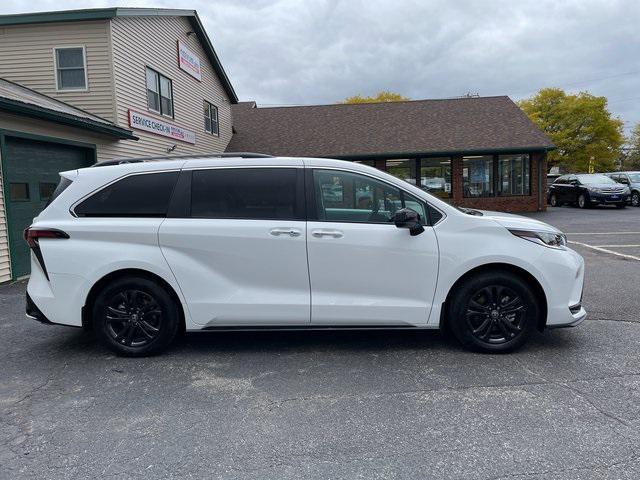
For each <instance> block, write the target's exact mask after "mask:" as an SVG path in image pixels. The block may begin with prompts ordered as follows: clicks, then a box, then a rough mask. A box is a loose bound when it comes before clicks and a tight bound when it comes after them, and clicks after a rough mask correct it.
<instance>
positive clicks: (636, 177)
mask: <svg viewBox="0 0 640 480" xmlns="http://www.w3.org/2000/svg"><path fill="white" fill-rule="evenodd" d="M629 180H631V181H632V182H633V183H640V173H630V174H629Z"/></svg>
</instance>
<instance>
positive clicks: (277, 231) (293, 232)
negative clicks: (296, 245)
mask: <svg viewBox="0 0 640 480" xmlns="http://www.w3.org/2000/svg"><path fill="white" fill-rule="evenodd" d="M269 233H270V234H271V235H273V236H274V237H279V236H280V235H289V236H290V237H299V236H300V235H302V232H301V231H300V230H298V229H297V228H272V229H271V230H269Z"/></svg>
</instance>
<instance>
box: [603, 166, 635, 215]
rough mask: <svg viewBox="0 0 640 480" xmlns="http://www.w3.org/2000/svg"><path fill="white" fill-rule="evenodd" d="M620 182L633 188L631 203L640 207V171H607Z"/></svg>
mask: <svg viewBox="0 0 640 480" xmlns="http://www.w3.org/2000/svg"><path fill="white" fill-rule="evenodd" d="M607 176H609V177H611V178H612V179H613V180H615V181H616V182H618V183H622V184H623V185H626V186H627V187H629V190H631V205H633V206H634V207H640V172H612V173H607Z"/></svg>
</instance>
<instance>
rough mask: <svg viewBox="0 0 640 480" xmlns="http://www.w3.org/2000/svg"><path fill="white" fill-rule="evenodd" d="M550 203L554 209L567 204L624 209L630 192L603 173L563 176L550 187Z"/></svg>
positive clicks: (582, 206) (581, 206) (627, 188)
mask: <svg viewBox="0 0 640 480" xmlns="http://www.w3.org/2000/svg"><path fill="white" fill-rule="evenodd" d="M548 195H549V197H548V202H549V203H550V204H551V206H553V207H559V206H561V205H564V204H565V203H569V204H572V205H577V206H578V207H580V208H589V207H590V206H592V205H615V206H616V207H618V208H624V207H626V206H627V202H628V201H629V196H630V190H629V187H627V186H626V185H621V184H620V183H618V182H616V181H615V180H613V179H611V178H610V177H608V176H607V175H604V174H602V173H591V174H587V173H579V174H570V175H562V176H561V177H558V178H557V179H556V181H555V182H553V183H552V184H551V185H550V186H549V194H548Z"/></svg>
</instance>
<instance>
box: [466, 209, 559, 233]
mask: <svg viewBox="0 0 640 480" xmlns="http://www.w3.org/2000/svg"><path fill="white" fill-rule="evenodd" d="M478 211H479V212H481V213H482V217H483V218H487V219H490V220H493V221H495V222H497V223H499V224H500V225H502V226H503V227H505V228H509V229H518V230H536V231H542V232H553V233H561V232H560V230H558V229H557V228H556V227H554V226H552V225H549V224H548V223H545V222H541V221H540V220H535V219H533V218H529V217H524V216H522V215H515V214H513V213H504V212H491V211H488V210H478Z"/></svg>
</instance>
